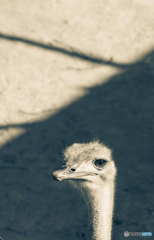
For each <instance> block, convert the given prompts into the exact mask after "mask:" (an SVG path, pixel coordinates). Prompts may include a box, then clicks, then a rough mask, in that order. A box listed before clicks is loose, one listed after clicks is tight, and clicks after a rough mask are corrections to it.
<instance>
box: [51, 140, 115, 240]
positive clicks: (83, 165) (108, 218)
mask: <svg viewBox="0 0 154 240" xmlns="http://www.w3.org/2000/svg"><path fill="white" fill-rule="evenodd" d="M63 154H64V162H65V164H64V165H63V166H62V168H61V169H60V170H57V171H55V172H53V179H54V180H58V181H63V180H68V182H69V183H70V184H72V185H73V186H74V187H75V188H77V189H79V191H80V192H81V193H82V194H83V196H84V199H85V202H86V204H87V206H88V218H89V221H88V239H92V240H110V239H111V230H112V216H113V206H114V186H115V176H116V167H115V164H114V161H113V159H112V155H111V150H110V149H109V148H108V147H106V146H105V145H104V144H102V143H99V141H98V140H97V141H93V142H90V143H86V144H78V143H74V144H73V145H71V146H69V147H68V148H66V149H65V150H64V152H63Z"/></svg>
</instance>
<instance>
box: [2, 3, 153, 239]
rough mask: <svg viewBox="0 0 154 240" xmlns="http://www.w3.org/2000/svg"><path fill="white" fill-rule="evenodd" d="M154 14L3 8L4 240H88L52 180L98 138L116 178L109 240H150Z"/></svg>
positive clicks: (71, 203)
mask: <svg viewBox="0 0 154 240" xmlns="http://www.w3.org/2000/svg"><path fill="white" fill-rule="evenodd" d="M153 12H154V1H153V0H148V1H146V0H145V1H144V0H133V1H129V0H119V1H116V0H103V1H101V0H100V1H97V2H96V1H95V0H89V1H87V0H78V1H76V0H69V1H64V0H62V1H58V0H52V1H51V0H50V1H49V0H44V1H41V0H37V1H30V0H27V1H22V0H16V1H11V0H5V1H4V0H0V146H1V148H0V236H2V237H3V238H4V240H11V239H13V240H49V239H52V240H56V239H59V240H66V239H73V240H77V239H86V227H87V210H86V206H85V203H84V201H83V199H82V197H80V195H79V194H78V192H76V191H75V190H74V189H72V188H71V187H70V186H69V185H67V184H66V183H63V182H62V183H61V182H56V181H53V180H52V172H53V171H54V170H56V169H57V168H59V167H60V166H61V165H62V161H63V159H62V156H61V151H62V150H63V148H64V147H66V146H68V145H70V144H72V143H74V142H80V143H82V142H89V141H91V140H92V139H93V138H94V137H98V138H99V139H100V141H103V142H105V143H106V145H107V146H109V147H110V148H112V149H113V151H114V159H115V162H116V166H117V169H118V176H117V184H116V186H117V187H116V188H117V190H116V198H115V213H114V219H113V234H112V239H113V240H114V239H115V240H117V239H118V240H122V239H125V237H124V231H130V232H152V231H153V234H154V192H153V188H154V179H153V169H154V168H153V167H154V160H153V159H154V52H153V49H154V28H153V23H154V14H153ZM142 239H146V237H142ZM150 239H152V237H151V238H150Z"/></svg>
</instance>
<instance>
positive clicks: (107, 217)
mask: <svg viewBox="0 0 154 240" xmlns="http://www.w3.org/2000/svg"><path fill="white" fill-rule="evenodd" d="M89 189H90V190H88V191H86V195H85V200H86V202H87V205H88V214H89V216H88V217H89V230H88V235H89V236H88V237H89V238H88V240H89V239H91V240H110V239H111V230H112V216H113V205H114V182H112V183H111V182H109V183H105V184H104V186H102V188H100V186H94V187H93V188H89Z"/></svg>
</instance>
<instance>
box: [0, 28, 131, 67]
mask: <svg viewBox="0 0 154 240" xmlns="http://www.w3.org/2000/svg"><path fill="white" fill-rule="evenodd" d="M0 38H1V39H5V40H9V41H16V42H22V43H25V44H28V45H31V46H36V47H39V48H43V49H45V50H50V51H55V52H59V53H62V54H65V55H67V56H70V57H73V58H78V59H80V60H83V61H87V62H92V63H95V64H103V65H110V66H113V67H117V68H122V69H125V68H127V67H130V66H131V64H123V63H115V62H113V61H112V59H110V60H105V59H103V58H100V57H98V56H89V55H86V54H84V53H81V52H80V51H79V50H77V49H74V48H72V47H70V49H64V48H60V47H57V46H55V45H53V44H51V43H50V44H48V45H47V44H43V43H40V42H37V41H34V40H30V39H25V38H23V37H15V36H12V35H7V34H3V33H0Z"/></svg>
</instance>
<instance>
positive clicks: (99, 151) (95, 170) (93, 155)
mask: <svg viewBox="0 0 154 240" xmlns="http://www.w3.org/2000/svg"><path fill="white" fill-rule="evenodd" d="M63 155H64V165H63V166H62V168H61V169H60V170H57V171H55V172H54V173H53V178H54V180H58V181H63V180H69V182H70V183H72V184H73V185H74V186H76V187H79V186H80V185H82V187H83V186H85V187H86V186H88V187H91V188H95V187H97V186H100V185H102V184H103V183H104V184H105V183H107V182H112V181H113V180H114V177H115V174H116V168H115V165H114V162H113V160H112V155H111V150H110V149H109V148H108V147H106V146H105V145H104V144H102V143H99V142H98V141H94V142H90V143H86V144H78V143H74V144H73V145H71V146H69V147H68V148H66V149H65V150H64V152H63Z"/></svg>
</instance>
